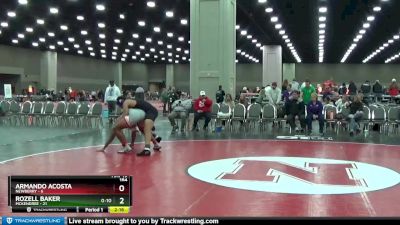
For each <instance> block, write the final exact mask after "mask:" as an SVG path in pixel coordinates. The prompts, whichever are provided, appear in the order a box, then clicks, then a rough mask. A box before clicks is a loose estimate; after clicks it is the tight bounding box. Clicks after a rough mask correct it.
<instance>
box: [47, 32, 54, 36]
mask: <svg viewBox="0 0 400 225" xmlns="http://www.w3.org/2000/svg"><path fill="white" fill-rule="evenodd" d="M47 35H49V37H54V36H56V35H55V34H54V33H53V32H49V33H47Z"/></svg>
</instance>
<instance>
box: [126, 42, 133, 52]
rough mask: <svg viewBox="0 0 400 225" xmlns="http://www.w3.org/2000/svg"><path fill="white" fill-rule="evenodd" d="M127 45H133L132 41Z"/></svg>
mask: <svg viewBox="0 0 400 225" xmlns="http://www.w3.org/2000/svg"><path fill="white" fill-rule="evenodd" d="M128 45H129V46H133V42H128ZM127 50H129V49H127Z"/></svg>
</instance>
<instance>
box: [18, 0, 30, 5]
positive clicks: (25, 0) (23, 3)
mask: <svg viewBox="0 0 400 225" xmlns="http://www.w3.org/2000/svg"><path fill="white" fill-rule="evenodd" d="M18 3H19V4H20V5H27V4H28V0H18Z"/></svg>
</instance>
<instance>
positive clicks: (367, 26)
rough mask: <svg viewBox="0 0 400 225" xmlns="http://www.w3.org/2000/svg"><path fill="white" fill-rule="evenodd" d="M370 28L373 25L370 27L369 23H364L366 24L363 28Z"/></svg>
mask: <svg viewBox="0 0 400 225" xmlns="http://www.w3.org/2000/svg"><path fill="white" fill-rule="evenodd" d="M370 26H371V25H370V24H369V23H364V24H363V27H364V28H369V27H370Z"/></svg>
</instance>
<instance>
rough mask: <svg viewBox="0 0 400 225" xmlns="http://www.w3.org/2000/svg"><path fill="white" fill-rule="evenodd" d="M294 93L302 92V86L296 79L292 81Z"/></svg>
mask: <svg viewBox="0 0 400 225" xmlns="http://www.w3.org/2000/svg"><path fill="white" fill-rule="evenodd" d="M292 91H300V84H299V82H297V81H296V79H293V81H292Z"/></svg>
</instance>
